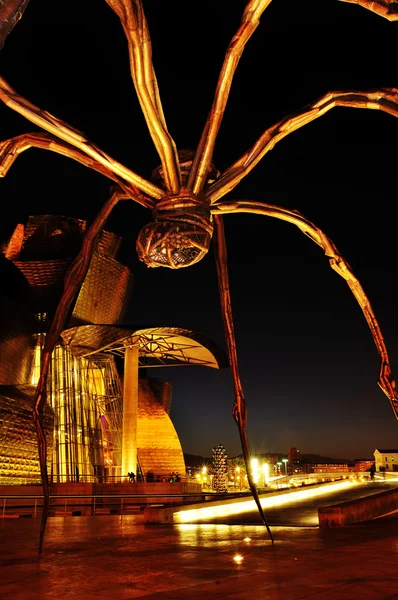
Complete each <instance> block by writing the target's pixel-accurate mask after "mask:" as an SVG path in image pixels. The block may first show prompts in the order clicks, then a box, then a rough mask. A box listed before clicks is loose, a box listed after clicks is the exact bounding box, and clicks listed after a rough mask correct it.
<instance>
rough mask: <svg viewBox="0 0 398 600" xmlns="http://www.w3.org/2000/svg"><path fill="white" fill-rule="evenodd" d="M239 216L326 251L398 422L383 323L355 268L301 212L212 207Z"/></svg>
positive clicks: (244, 204)
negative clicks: (375, 357) (353, 305)
mask: <svg viewBox="0 0 398 600" xmlns="http://www.w3.org/2000/svg"><path fill="white" fill-rule="evenodd" d="M238 212H245V213H252V214H253V213H254V214H260V215H265V216H268V217H274V218H276V219H281V220H282V221H287V222H288V223H292V224H293V225H296V226H297V227H298V228H299V229H300V230H301V231H302V232H303V233H305V234H306V235H307V236H308V237H309V238H310V239H311V240H312V241H314V242H315V243H316V244H318V246H320V247H321V248H322V249H323V251H324V252H325V254H326V256H327V257H328V259H329V263H330V266H331V267H332V269H333V270H334V271H336V273H338V274H339V275H340V276H341V277H343V279H345V280H346V282H347V284H348V286H349V288H350V290H351V291H352V293H353V295H354V297H355V299H356V300H357V302H358V304H359V306H360V307H361V309H362V312H363V314H364V316H365V319H366V321H367V323H368V326H369V329H370V331H371V334H372V337H373V341H374V343H375V345H376V348H377V351H378V353H379V356H380V359H381V364H380V372H379V381H378V384H379V386H380V388H381V389H382V390H383V392H384V393H385V395H386V396H387V398H388V399H389V401H390V404H391V407H392V409H393V412H394V414H395V416H396V418H398V392H397V389H396V385H395V381H394V379H393V377H392V372H391V367H390V360H389V357H388V352H387V348H386V345H385V342H384V338H383V335H382V333H381V330H380V326H379V323H378V321H377V319H376V316H375V314H374V312H373V309H372V306H371V304H370V302H369V299H368V297H367V296H366V294H365V292H364V290H363V288H362V286H361V284H360V283H359V280H358V279H357V277H356V276H355V275H354V273H353V272H352V270H351V267H350V266H349V265H348V263H347V262H346V261H345V260H344V258H343V257H342V256H341V254H340V253H339V252H338V250H337V248H336V246H335V245H334V244H333V242H332V241H331V240H330V239H329V238H328V237H327V236H326V235H325V234H324V233H323V231H321V230H320V229H319V228H318V227H316V226H315V225H314V224H313V223H311V221H309V220H308V219H306V218H305V217H304V216H303V215H301V214H300V213H299V212H297V211H292V210H287V209H285V208H281V207H279V206H272V205H270V204H262V203H261V202H252V201H250V200H248V201H246V200H244V201H241V200H239V201H231V202H228V201H227V202H225V201H223V202H220V203H219V204H217V205H214V206H213V207H212V213H213V214H214V215H215V216H217V215H220V214H225V213H238Z"/></svg>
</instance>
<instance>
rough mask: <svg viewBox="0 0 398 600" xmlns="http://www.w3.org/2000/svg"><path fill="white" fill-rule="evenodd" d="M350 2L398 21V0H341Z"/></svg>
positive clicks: (341, 0) (390, 19) (389, 19)
mask: <svg viewBox="0 0 398 600" xmlns="http://www.w3.org/2000/svg"><path fill="white" fill-rule="evenodd" d="M340 2H347V3H348V4H359V6H362V7H363V8H366V9H367V10H370V11H372V12H374V13H375V14H376V15H379V16H380V17H384V19H388V21H398V2H396V0H340Z"/></svg>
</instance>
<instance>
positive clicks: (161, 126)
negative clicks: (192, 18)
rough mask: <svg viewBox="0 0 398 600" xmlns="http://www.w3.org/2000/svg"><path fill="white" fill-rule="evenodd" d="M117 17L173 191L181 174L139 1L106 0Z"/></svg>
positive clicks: (132, 73) (133, 76)
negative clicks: (164, 111)
mask: <svg viewBox="0 0 398 600" xmlns="http://www.w3.org/2000/svg"><path fill="white" fill-rule="evenodd" d="M106 3H107V4H108V5H109V6H110V7H111V8H112V10H113V11H114V12H115V13H116V14H117V16H118V17H119V19H120V21H121V23H122V26H123V30H124V33H125V36H126V38H127V42H128V48H129V59H130V72H131V77H132V79H133V83H134V87H135V90H136V92H137V96H138V100H139V102H140V105H141V109H142V112H143V114H144V117H145V120H146V123H147V126H148V130H149V133H150V136H151V138H152V140H153V142H154V144H155V147H156V150H157V152H158V154H159V157H160V160H161V163H162V167H163V173H164V179H165V184H166V187H167V189H168V190H169V192H171V193H172V194H177V193H178V192H179V190H180V186H181V173H180V167H179V162H178V156H177V148H176V145H175V143H174V140H173V138H172V137H171V135H170V133H169V132H168V129H167V125H166V121H165V118H164V113H163V108H162V104H161V100H160V96H159V90H158V85H157V80H156V75H155V71H154V68H153V64H152V45H151V38H150V34H149V31H148V25H147V21H146V18H145V15H144V10H143V6H142V2H141V0H106Z"/></svg>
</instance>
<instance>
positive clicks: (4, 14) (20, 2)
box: [0, 0, 29, 49]
mask: <svg viewBox="0 0 398 600" xmlns="http://www.w3.org/2000/svg"><path fill="white" fill-rule="evenodd" d="M28 4H29V0H2V2H1V6H0V49H1V48H2V47H3V46H4V44H5V41H6V38H7V36H8V35H9V34H10V33H11V31H12V30H13V29H14V27H15V25H16V24H17V23H18V21H19V19H20V18H21V17H22V15H23V13H24V12H25V9H26V7H27V6H28Z"/></svg>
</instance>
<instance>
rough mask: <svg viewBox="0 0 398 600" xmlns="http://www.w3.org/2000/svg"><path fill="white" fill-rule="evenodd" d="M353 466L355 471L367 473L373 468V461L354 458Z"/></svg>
mask: <svg viewBox="0 0 398 600" xmlns="http://www.w3.org/2000/svg"><path fill="white" fill-rule="evenodd" d="M354 465H355V470H356V471H369V470H370V469H372V468H374V466H375V461H374V459H372V458H355V459H354Z"/></svg>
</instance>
